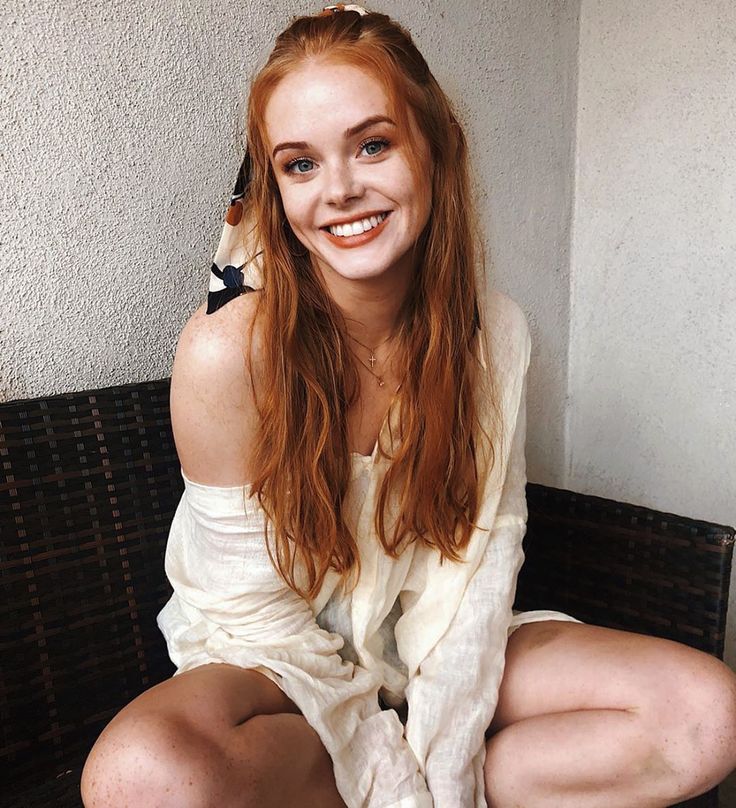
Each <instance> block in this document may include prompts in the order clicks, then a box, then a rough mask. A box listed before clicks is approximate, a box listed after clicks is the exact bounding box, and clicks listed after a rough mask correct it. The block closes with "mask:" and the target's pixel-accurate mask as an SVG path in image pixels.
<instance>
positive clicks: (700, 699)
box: [653, 649, 736, 794]
mask: <svg viewBox="0 0 736 808" xmlns="http://www.w3.org/2000/svg"><path fill="white" fill-rule="evenodd" d="M689 650H690V651H692V653H688V654H686V655H685V658H684V659H683V660H682V661H681V663H680V664H679V665H678V666H675V668H674V670H673V671H672V672H671V673H669V672H668V673H667V675H666V677H665V681H664V682H660V683H658V685H659V684H661V685H663V687H661V689H660V696H659V700H658V709H657V710H655V711H654V713H653V715H654V717H655V723H656V725H657V726H658V729H659V731H660V733H661V738H662V742H663V749H664V750H665V753H666V755H668V756H669V760H670V763H671V765H672V766H673V768H674V769H675V771H677V772H678V773H679V774H680V775H681V776H684V777H685V778H686V779H687V781H688V783H689V784H690V787H691V791H692V792H693V793H694V794H700V793H703V792H704V791H707V790H708V789H710V788H713V787H714V786H716V785H718V783H720V782H722V781H723V780H724V779H725V778H726V777H727V776H728V775H729V774H730V773H731V772H732V771H733V770H734V768H736V674H734V672H733V671H732V670H731V669H730V668H729V667H728V666H727V665H726V664H725V663H723V662H721V660H719V659H716V658H715V657H712V656H710V655H709V654H706V653H704V652H701V651H695V650H694V649H689ZM664 670H665V671H668V668H667V667H666V666H665V668H664Z"/></svg>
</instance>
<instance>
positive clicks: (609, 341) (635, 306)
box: [566, 0, 736, 666]
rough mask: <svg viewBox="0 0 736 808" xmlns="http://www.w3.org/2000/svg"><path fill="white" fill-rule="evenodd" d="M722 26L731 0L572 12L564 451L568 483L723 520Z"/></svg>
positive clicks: (730, 481) (725, 194)
mask: <svg viewBox="0 0 736 808" xmlns="http://www.w3.org/2000/svg"><path fill="white" fill-rule="evenodd" d="M734 31H736V5H735V4H734V3H732V2H730V0H712V2H709V3H702V2H698V0H678V1H677V2H675V1H674V0H649V2H647V3H638V2H634V0H617V1H616V2H608V1H607V0H583V3H582V10H581V25H580V62H579V91H578V129H577V157H576V191H575V218H574V238H573V249H572V288H571V300H572V304H571V305H572V316H571V322H572V329H571V339H570V389H569V401H570V408H569V412H568V415H569V423H568V436H567V441H566V443H567V447H568V468H567V474H566V485H567V486H568V487H570V488H573V489H574V490H580V491H586V492H588V493H592V494H597V495H600V496H612V497H613V498H614V499H620V500H627V501H630V502H635V503H639V504H644V505H648V506H651V507H654V508H658V509H660V510H664V511H671V512H674V513H678V514H685V515H688V516H691V517H695V518H701V519H707V520H710V521H717V522H724V523H726V524H731V525H733V524H736V465H735V464H734V463H733V457H734V454H735V453H736V428H734V419H735V417H736V407H735V405H734V401H736V373H734V369H735V364H734V356H736V329H734V313H735V312H736V280H735V279H734V274H733V272H734V266H736V229H734V218H735V215H736V193H735V192H734V188H736V161H735V160H734V132H736V103H734V99H736V38H735V37H734ZM734 588H735V587H734V585H733V583H732V586H731V591H732V602H731V610H730V611H731V615H733V614H734V602H733V595H734ZM733 622H734V621H733V618H732V619H731V621H730V623H731V626H730V628H729V632H728V634H729V636H728V641H727V658H728V660H729V662H730V664H731V665H732V666H736V656H735V655H734V644H735V640H736V637H735V636H734V628H733Z"/></svg>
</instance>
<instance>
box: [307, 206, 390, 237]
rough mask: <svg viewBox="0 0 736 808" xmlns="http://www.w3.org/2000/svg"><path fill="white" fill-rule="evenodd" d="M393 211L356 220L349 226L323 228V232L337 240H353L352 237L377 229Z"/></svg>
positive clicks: (340, 225)
mask: <svg viewBox="0 0 736 808" xmlns="http://www.w3.org/2000/svg"><path fill="white" fill-rule="evenodd" d="M389 213H391V211H390V210H389V211H384V212H383V213H379V214H377V215H375V216H368V217H366V218H365V219H356V220H355V221H354V222H350V223H348V224H336V225H331V226H329V227H323V228H322V230H324V231H325V232H328V233H330V235H332V236H335V237H336V238H351V237H352V236H360V235H362V234H363V233H368V232H370V231H371V230H373V229H374V228H377V227H378V226H379V225H380V224H382V223H383V222H384V221H385V220H386V219H387V218H388V215H389Z"/></svg>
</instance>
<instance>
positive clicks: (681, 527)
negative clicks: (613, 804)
mask: <svg viewBox="0 0 736 808" xmlns="http://www.w3.org/2000/svg"><path fill="white" fill-rule="evenodd" d="M168 396H169V381H168V380H167V379H163V380H160V381H155V382H148V383H141V384H132V385H125V386H122V387H112V388H106V389H103V390H95V391H87V392H81V393H73V394H66V395H61V396H53V397H49V398H45V399H33V400H29V401H18V402H10V403H8V404H2V405H0V462H1V463H2V475H0V580H1V581H2V595H3V597H2V605H1V606H0V609H1V615H2V618H1V620H0V726H1V732H2V736H1V739H0V765H1V766H2V783H3V786H2V793H0V806H3V808H37V807H39V808H40V806H44V808H46V807H47V806H58V807H59V808H67V807H68V808H79V806H80V805H81V801H80V798H79V776H80V772H81V766H82V763H83V761H84V758H85V757H86V754H87V752H88V751H89V749H90V747H91V746H92V744H93V742H94V740H95V738H96V737H97V735H98V734H99V732H100V731H101V730H102V728H103V727H104V726H105V724H106V723H107V722H108V721H109V720H110V718H112V716H113V715H114V714H115V713H116V712H117V711H118V710H119V709H120V708H121V707H122V706H123V705H125V704H126V703H127V702H129V701H130V700H131V699H133V698H134V697H135V696H136V695H138V694H139V693H140V692H142V691H143V690H145V689H147V688H149V687H151V686H152V685H153V684H156V683H157V682H159V681H161V680H163V679H165V678H167V677H168V676H170V675H171V674H172V673H173V667H172V665H171V663H170V662H169V660H168V657H167V655H166V648H165V644H164V642H163V640H162V638H161V636H160V633H159V631H158V628H157V627H156V624H155V617H156V614H157V613H158V611H159V609H160V608H161V607H162V606H163V604H164V603H165V601H166V599H167V598H168V596H169V587H168V584H167V582H166V579H165V576H164V572H163V552H164V548H165V543H166V537H167V534H168V529H169V525H170V523H171V520H172V518H173V514H174V510H175V508H176V505H177V503H178V501H179V497H180V495H181V492H182V490H183V485H182V480H181V476H180V470H179V463H178V459H177V456H176V451H175V448H174V442H173V438H172V434H171V426H170V420H169V400H168ZM528 495H529V511H530V517H529V530H528V534H527V539H526V540H525V550H526V555H527V560H526V564H525V566H524V568H523V570H522V573H521V575H520V579H519V590H518V593H517V602H516V604H515V606H516V608H519V609H525V610H526V609H534V608H553V609H561V610H562V611H566V612H569V613H570V614H573V615H574V616H576V617H579V618H580V619H582V620H584V621H585V622H590V623H595V624H598V625H606V626H612V627H616V628H625V629H628V630H632V631H639V632H642V633H648V634H656V635H658V636H665V637H669V638H671V639H674V640H678V641H680V642H685V643H688V644H690V645H693V646H695V647H698V648H702V649H703V650H706V651H708V652H709V653H711V654H714V655H716V656H718V657H722V654H723V638H724V626H725V616H726V606H727V603H728V581H729V573H730V565H731V555H732V552H733V539H734V531H733V529H732V528H727V527H722V526H718V525H709V524H707V523H705V522H694V521H692V520H688V519H684V518H682V517H676V516H672V515H668V514H660V513H656V512H654V511H647V510H645V509H643V508H635V507H633V506H629V505H622V504H620V503H616V502H612V501H610V500H603V499H597V498H595V497H586V496H582V495H580V494H575V493H572V492H567V491H558V490H555V489H550V488H544V487H542V486H536V485H530V486H529V487H528ZM716 791H717V790H716V789H714V790H713V791H712V792H710V793H709V794H708V795H703V796H702V797H700V798H698V799H696V800H691V801H689V802H688V803H683V805H687V806H689V808H715V806H716V805H717V802H716ZM632 808H633V807H632Z"/></svg>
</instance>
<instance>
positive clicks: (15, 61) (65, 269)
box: [0, 0, 579, 481]
mask: <svg viewBox="0 0 736 808" xmlns="http://www.w3.org/2000/svg"><path fill="white" fill-rule="evenodd" d="M578 5H579V0H482V2H452V0H415V2H405V3H401V4H397V3H395V2H389V1H388V0H381V1H380V2H375V3H373V4H369V7H371V8H373V9H375V10H377V11H383V12H385V13H388V14H393V15H394V16H396V17H397V18H398V19H399V20H400V21H401V22H402V23H403V24H405V25H406V26H407V27H408V28H409V30H410V31H411V32H412V34H413V35H414V37H415V39H416V41H417V44H418V45H419V47H420V49H421V50H422V52H423V53H424V54H425V56H426V58H427V60H428V62H429V63H430V66H431V67H432V69H433V71H434V72H435V75H436V76H437V78H438V80H439V81H440V83H441V84H442V85H443V86H444V87H445V88H446V90H447V92H448V93H449V94H450V96H451V97H452V98H453V100H454V101H455V102H456V104H457V105H458V107H459V110H460V113H461V115H462V117H463V118H464V120H465V121H466V123H467V126H468V135H469V139H470V144H471V152H472V157H473V160H474V165H475V168H476V170H477V182H478V187H479V188H480V189H482V192H483V193H482V216H483V220H484V223H485V225H486V232H487V234H488V243H489V245H490V246H491V251H492V252H493V255H494V257H495V265H496V269H495V271H494V273H493V274H494V276H495V278H494V280H495V282H496V284H497V285H498V286H500V287H501V288H504V289H505V290H506V291H508V292H510V293H511V294H512V295H513V296H514V297H516V298H517V299H518V300H519V302H520V303H521V305H522V306H523V307H524V308H525V310H526V311H528V312H530V317H531V319H532V326H533V329H534V331H535V335H534V338H535V351H536V353H535V360H534V361H535V368H534V376H533V382H532V392H531V395H530V399H531V401H532V404H531V407H532V409H533V410H534V414H535V417H534V418H533V419H532V423H533V426H532V428H531V432H532V436H531V441H530V442H531V443H532V444H533V447H534V448H533V450H532V453H531V458H530V462H531V466H532V469H533V471H534V472H535V473H536V479H540V478H546V479H547V480H549V481H551V480H552V479H553V478H554V472H555V469H556V468H558V467H560V466H561V465H562V463H563V452H564V447H563V443H562V434H563V421H564V398H565V388H566V367H565V365H566V361H567V341H568V339H567V322H568V310H567V305H568V304H567V299H568V277H567V276H568V263H569V260H568V253H567V250H568V243H569V238H568V227H569V219H570V210H571V205H572V185H571V178H572V172H571V166H572V145H573V132H574V101H575V99H574V86H575V60H576V56H575V52H576V47H577V18H576V13H575V10H576V9H577V7H578ZM1 6H2V8H1V9H0V15H1V16H0V21H1V22H2V25H3V30H4V31H6V32H7V34H6V37H5V40H4V42H3V48H2V56H0V59H2V63H1V64H2V67H1V69H2V76H1V81H2V88H3V93H4V95H6V96H7V97H8V98H9V101H10V103H5V104H2V105H0V133H1V134H2V137H3V141H4V143H5V144H7V148H5V149H3V151H2V155H1V156H0V172H2V173H1V175H0V193H2V194H3V197H4V198H3V201H4V203H5V205H4V208H5V214H4V216H3V217H2V221H0V246H2V250H1V251H0V255H2V258H1V259H0V260H1V261H2V272H0V296H1V299H2V300H3V302H4V303H5V306H4V309H3V318H2V320H3V322H2V324H0V400H9V399H15V398H26V397H30V396H40V395H48V394H52V393H58V392H64V391H71V390H82V389H87V388H93V387H99V386H105V385H109V384H116V383H126V382H132V381H143V380H147V379H155V378H161V377H163V376H166V375H168V374H169V373H170V369H171V362H172V360H173V353H174V348H175V344H176V338H177V335H178V333H179V331H180V329H181V327H182V325H183V324H184V322H185V321H186V319H187V318H188V316H189V315H190V314H191V312H192V311H193V310H194V309H195V308H196V307H197V306H198V305H199V303H200V302H202V301H203V300H204V299H205V295H206V288H207V280H208V273H209V266H210V262H211V257H212V254H213V252H214V249H215V247H216V244H217V239H218V237H219V234H220V228H221V222H222V216H223V213H224V210H225V205H226V202H227V199H228V197H229V194H230V190H231V188H232V184H233V182H234V179H235V173H236V170H237V167H238V165H239V160H240V156H241V151H242V150H241V146H240V137H241V134H242V124H241V120H242V116H243V111H244V104H245V98H246V91H247V83H248V80H249V78H250V76H251V74H252V72H253V71H254V69H255V68H256V67H257V66H258V65H259V64H260V63H261V61H262V59H263V58H265V55H266V53H267V51H268V49H269V47H270V45H271V44H272V43H273V39H274V36H275V35H276V33H277V32H278V31H279V30H281V29H282V28H283V27H284V26H285V24H286V23H287V22H288V20H289V18H290V17H291V16H292V15H295V14H298V13H306V12H310V11H316V10H317V9H318V8H319V3H315V4H311V3H305V2H302V0H299V1H298V2H297V0H279V2H263V0H242V2H240V3H236V4H234V3H230V2H224V0H200V1H199V2H194V0H182V2H175V3H174V2H170V1H169V0H153V1H152V2H142V1H141V0H132V1H131V2H126V3H123V2H117V1H115V2H113V0H86V2H82V0H79V1H78V2H75V0H60V2H57V3H53V4H51V5H49V6H48V7H46V8H45V10H44V13H43V14H39V12H38V8H37V7H35V6H33V5H29V4H27V3H21V2H20V1H19V0H11V1H10V2H7V0H6V2H5V3H3V4H1ZM543 393H544V395H543ZM543 398H544V400H545V406H544V408H542V407H541V406H540V404H537V403H536V402H541V401H542V399H543Z"/></svg>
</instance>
